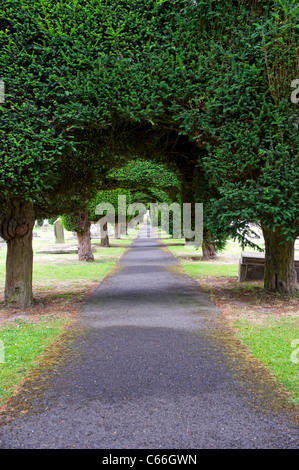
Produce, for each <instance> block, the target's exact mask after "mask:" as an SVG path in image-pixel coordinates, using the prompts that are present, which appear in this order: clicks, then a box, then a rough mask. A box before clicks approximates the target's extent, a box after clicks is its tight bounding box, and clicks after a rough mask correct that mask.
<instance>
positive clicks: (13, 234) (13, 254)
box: [0, 199, 35, 308]
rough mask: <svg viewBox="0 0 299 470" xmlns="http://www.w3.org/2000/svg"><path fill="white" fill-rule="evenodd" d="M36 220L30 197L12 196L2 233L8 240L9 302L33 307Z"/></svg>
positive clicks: (7, 300)
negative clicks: (34, 228)
mask: <svg viewBox="0 0 299 470" xmlns="http://www.w3.org/2000/svg"><path fill="white" fill-rule="evenodd" d="M34 223H35V214H34V209H33V206H32V204H31V202H30V201H22V200H19V199H11V200H9V201H8V205H7V214H6V217H5V219H4V220H3V221H2V223H1V227H0V235H1V237H2V238H4V240H6V243H7V255H6V280H5V304H6V305H7V306H16V307H22V308H26V307H30V306H31V305H32V304H33V293H32V270H33V249H32V238H33V235H32V231H33V227H34Z"/></svg>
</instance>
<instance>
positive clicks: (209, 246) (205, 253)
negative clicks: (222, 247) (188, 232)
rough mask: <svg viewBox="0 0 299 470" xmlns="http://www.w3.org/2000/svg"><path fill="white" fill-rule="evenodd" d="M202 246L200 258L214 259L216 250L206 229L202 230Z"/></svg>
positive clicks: (212, 239)
mask: <svg viewBox="0 0 299 470" xmlns="http://www.w3.org/2000/svg"><path fill="white" fill-rule="evenodd" d="M201 248H202V258H203V259H206V260H210V259H216V258H217V251H216V247H215V243H214V237H213V236H212V235H211V233H210V232H208V230H204V233H203V242H202V245H201Z"/></svg>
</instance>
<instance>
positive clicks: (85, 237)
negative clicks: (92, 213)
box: [77, 211, 94, 261]
mask: <svg viewBox="0 0 299 470" xmlns="http://www.w3.org/2000/svg"><path fill="white" fill-rule="evenodd" d="M90 225H91V223H90V220H89V214H88V211H82V212H80V227H81V230H80V231H78V232H77V239H78V258H79V261H94V256H93V253H92V249H91V239H90Z"/></svg>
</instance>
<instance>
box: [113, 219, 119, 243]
mask: <svg viewBox="0 0 299 470" xmlns="http://www.w3.org/2000/svg"><path fill="white" fill-rule="evenodd" d="M114 230H115V232H114V237H115V238H117V239H120V224H119V223H118V222H116V223H115V227H114Z"/></svg>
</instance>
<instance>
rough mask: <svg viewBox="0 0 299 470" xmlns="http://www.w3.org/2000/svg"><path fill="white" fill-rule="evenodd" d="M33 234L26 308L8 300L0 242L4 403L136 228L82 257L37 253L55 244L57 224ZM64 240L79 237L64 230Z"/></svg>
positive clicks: (0, 370) (0, 397)
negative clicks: (89, 257)
mask: <svg viewBox="0 0 299 470" xmlns="http://www.w3.org/2000/svg"><path fill="white" fill-rule="evenodd" d="M34 231H35V232H36V233H37V234H38V237H36V238H34V239H33V249H34V266H33V294H34V299H35V305H34V306H33V307H32V308H29V309H26V311H23V310H22V309H19V308H10V309H7V308H6V307H5V306H4V302H3V300H4V283H5V259H6V245H5V244H2V245H0V405H2V404H3V403H5V401H6V400H7V399H8V398H9V397H10V396H11V395H12V394H13V393H14V391H15V390H16V389H17V387H18V385H19V384H20V383H21V381H22V380H23V379H24V378H25V377H26V376H27V374H28V373H29V372H30V371H31V370H32V369H33V368H34V367H35V366H36V365H38V364H39V362H40V361H41V358H42V357H43V353H44V352H45V351H46V349H47V348H48V347H49V346H50V345H51V344H53V343H54V342H55V341H56V340H57V339H59V337H60V335H61V334H62V333H63V331H64V329H65V327H66V326H68V325H69V324H70V323H71V322H72V321H73V320H74V319H75V318H76V315H77V312H78V309H79V308H80V306H81V305H82V303H83V302H84V301H85V300H86V299H87V298H88V296H89V295H91V293H92V292H93V290H94V289H95V287H97V286H98V284H99V283H100V282H101V280H103V278H104V277H105V276H106V275H107V274H108V273H109V272H110V271H111V270H112V268H113V267H114V266H115V264H116V262H117V261H118V260H119V258H120V256H121V255H122V254H123V253H124V252H125V250H126V248H127V246H128V245H130V244H131V242H132V239H133V238H134V237H135V236H136V235H137V232H136V230H134V231H131V232H130V235H129V236H128V237H126V238H121V239H120V240H115V239H111V240H110V243H111V247H110V248H102V247H100V241H99V240H92V244H93V245H94V246H95V248H96V251H95V252H94V257H95V261H94V262H90V263H83V262H80V261H79V260H78V255H77V254H76V253H74V254H47V253H38V251H39V250H40V249H41V248H45V247H51V246H55V240H54V232H53V228H52V227H51V226H50V227H49V229H48V230H47V231H42V230H41V229H38V228H36V229H35V230H34ZM65 235H66V239H65V245H74V243H76V240H74V239H73V236H72V234H70V233H68V232H66V233H65Z"/></svg>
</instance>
